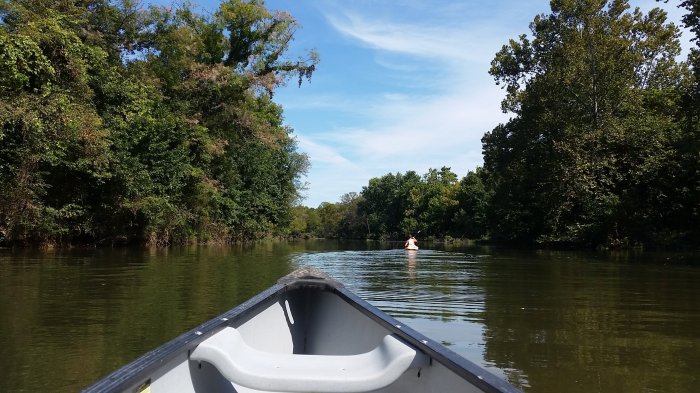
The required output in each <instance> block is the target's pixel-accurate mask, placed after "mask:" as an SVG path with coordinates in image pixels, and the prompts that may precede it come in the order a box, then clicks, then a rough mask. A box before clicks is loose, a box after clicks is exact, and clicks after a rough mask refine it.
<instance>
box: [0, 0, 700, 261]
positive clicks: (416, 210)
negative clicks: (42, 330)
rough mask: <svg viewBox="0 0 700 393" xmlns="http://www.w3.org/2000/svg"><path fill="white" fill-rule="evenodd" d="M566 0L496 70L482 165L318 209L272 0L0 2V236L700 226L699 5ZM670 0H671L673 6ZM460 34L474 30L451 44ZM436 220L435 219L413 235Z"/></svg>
mask: <svg viewBox="0 0 700 393" xmlns="http://www.w3.org/2000/svg"><path fill="white" fill-rule="evenodd" d="M665 4H666V5H665V6H666V7H672V6H673V7H675V6H677V7H681V9H683V10H684V13H685V15H684V17H683V20H682V23H683V24H684V27H685V28H686V29H687V30H688V31H689V32H690V33H692V34H693V43H694V45H695V46H694V47H693V48H691V50H690V53H689V55H688V57H687V59H682V60H681V59H680V55H681V47H680V42H679V36H680V30H679V27H678V26H674V25H673V24H671V23H668V21H667V19H666V12H665V11H664V10H663V9H661V8H655V9H653V10H651V11H649V12H648V13H643V12H641V11H640V10H638V9H630V8H629V5H628V3H627V1H625V0H613V1H600V2H584V1H580V0H556V1H552V2H551V12H550V13H549V14H542V15H537V16H535V17H534V19H533V21H532V23H531V24H530V32H529V33H528V34H523V35H520V36H519V37H516V38H514V39H511V40H510V41H509V42H508V43H506V44H505V45H504V46H503V47H502V49H501V50H500V51H498V52H497V53H496V54H495V57H494V59H493V61H492V62H491V69H490V70H489V73H490V74H491V75H492V76H493V78H494V81H495V83H496V84H497V85H500V86H502V87H503V88H504V90H505V98H504V100H503V102H502V109H503V111H504V112H505V113H509V114H511V118H510V120H509V121H508V122H507V123H505V124H499V125H498V126H497V127H495V128H494V129H493V130H490V131H488V130H485V135H484V137H483V138H482V144H483V155H484V165H483V167H479V168H475V169H474V170H473V171H471V172H469V173H468V174H467V175H466V176H464V177H463V178H461V179H460V178H459V177H458V176H457V175H456V174H455V173H453V172H452V171H451V169H450V168H448V167H443V168H440V169H430V170H428V172H427V173H425V174H423V175H419V174H418V173H416V172H415V171H407V172H405V173H400V172H399V173H395V174H394V173H389V174H387V175H385V176H382V177H380V178H374V179H371V180H369V182H368V184H367V186H365V187H363V189H362V190H361V191H360V192H350V193H348V194H346V195H344V196H342V198H341V200H340V201H339V202H337V203H322V204H321V205H320V206H318V207H316V208H310V207H305V206H302V205H301V204H300V201H301V195H302V193H303V189H304V184H303V182H302V179H303V176H304V175H305V173H306V171H307V169H308V165H309V161H308V157H307V156H306V155H305V154H304V153H302V152H300V151H299V150H298V148H297V145H296V141H295V139H294V136H293V130H292V129H291V128H290V127H288V126H287V125H285V124H284V118H283V108H282V107H281V106H279V105H278V104H276V103H275V102H274V92H275V89H276V88H278V87H279V86H281V85H284V84H286V83H295V84H299V86H300V87H301V85H302V84H303V82H304V81H305V80H308V79H310V78H311V76H312V74H313V72H314V71H315V69H316V66H317V64H318V63H319V57H318V55H317V54H316V53H315V51H313V50H311V51H309V52H307V53H303V54H301V55H299V56H298V57H292V56H291V55H290V54H289V53H288V48H289V44H290V42H291V41H292V39H293V36H294V32H295V30H296V29H297V28H298V27H299V26H298V24H297V22H296V21H295V20H294V18H293V17H292V16H291V15H289V14H287V13H285V12H282V11H273V10H269V9H267V8H266V7H265V5H264V3H263V2H261V1H244V0H226V1H224V2H222V3H221V4H220V6H219V8H218V10H217V11H216V12H214V13H213V14H207V15H202V14H198V13H197V12H195V10H194V9H193V8H191V7H190V6H188V5H186V4H183V5H177V6H173V7H156V6H151V7H149V8H143V7H141V6H140V5H138V4H137V3H135V2H132V1H129V0H121V1H107V0H98V1H88V2H82V3H80V4H77V3H76V2H72V1H58V2H50V3H46V2H43V1H40V0H27V1H21V2H20V1H17V0H8V1H4V2H2V3H0V246H11V247H14V246H41V247H45V248H51V247H71V246H115V245H128V244H144V245H149V246H168V245H176V244H197V243H206V244H229V243H236V242H247V241H255V240H257V239H264V238H271V237H276V238H315V237H317V238H343V239H374V240H405V237H406V236H407V235H408V234H409V233H413V232H416V231H418V230H420V231H421V237H423V238H425V239H427V238H432V239H441V240H442V241H454V240H453V239H476V241H480V242H489V243H496V244H517V245H529V246H535V247H567V248H568V247H587V248H596V247H597V248H604V249H624V248H681V249H689V248H697V247H699V246H700V46H698V45H700V4H699V3H698V2H697V1H692V0H685V1H677V2H675V3H674V1H671V2H668V3H665ZM660 5H661V4H660ZM455 50H459V48H455ZM419 240H420V239H419Z"/></svg>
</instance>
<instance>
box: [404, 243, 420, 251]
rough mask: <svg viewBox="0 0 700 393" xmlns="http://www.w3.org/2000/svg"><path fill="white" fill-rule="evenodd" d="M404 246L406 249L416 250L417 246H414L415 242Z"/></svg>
mask: <svg viewBox="0 0 700 393" xmlns="http://www.w3.org/2000/svg"><path fill="white" fill-rule="evenodd" d="M404 248H405V249H407V250H417V249H418V246H416V245H415V244H409V245H408V246H406V247H404Z"/></svg>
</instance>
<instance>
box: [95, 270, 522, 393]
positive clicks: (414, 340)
mask: <svg viewBox="0 0 700 393" xmlns="http://www.w3.org/2000/svg"><path fill="white" fill-rule="evenodd" d="M307 288H309V289H314V290H320V291H326V292H330V293H332V294H335V295H336V296H338V297H340V298H341V299H342V300H343V301H345V302H347V303H348V304H349V305H351V306H352V307H354V308H355V309H357V310H358V311H360V312H361V313H362V314H364V315H365V316H367V317H368V318H370V319H372V320H373V321H374V322H376V323H378V324H380V325H381V326H383V327H384V328H386V329H387V330H389V331H390V332H391V333H392V334H395V335H397V336H399V337H400V338H401V339H402V340H404V341H405V342H406V343H408V344H410V345H412V346H414V347H415V348H417V349H419V350H420V351H422V352H424V353H425V354H426V355H428V357H430V358H431V360H430V361H431V363H432V362H433V361H437V362H439V363H440V364H442V365H444V366H445V367H447V368H448V369H450V370H451V371H452V372H454V373H455V374H457V375H458V376H460V377H462V378H464V379H465V380H467V381H468V382H470V383H471V384H473V385H475V386H476V387H478V388H479V389H481V390H482V391H483V392H487V393H522V391H521V390H519V389H517V388H515V387H514V386H512V385H510V384H509V383H508V382H506V381H505V380H503V379H501V378H498V377H496V376H495V375H493V374H491V373H490V372H489V371H487V370H485V369H484V368H482V367H480V366H478V365H476V364H474V363H472V362H471V361H469V360H467V359H465V358H463V357H461V356H460V355H458V354H457V353H455V352H453V351H452V350H450V349H448V348H446V347H444V346H443V345H440V344H439V343H437V342H435V341H434V340H432V339H430V338H428V337H426V336H424V335H423V334H421V333H419V332H417V331H415V330H413V329H412V328H410V327H408V326H405V325H404V324H403V323H401V322H399V321H398V320H396V319H394V318H393V317H391V316H389V315H388V314H386V313H384V312H383V311H381V310H379V309H378V308H376V307H374V306H372V305H371V304H369V303H368V302H366V301H365V300H363V299H362V298H360V297H359V296H357V295H356V294H354V293H353V292H351V291H350V290H348V289H346V288H345V287H344V286H343V285H342V284H341V283H339V282H337V281H335V280H328V279H321V278H315V277H314V278H311V277H304V278H294V279H286V278H283V279H281V280H280V281H279V282H278V283H276V284H274V285H272V286H271V287H270V288H268V289H266V290H264V291H262V292H260V293H259V294H257V295H255V296H253V297H252V298H250V299H248V300H246V301H245V302H243V303H241V304H239V305H238V306H236V307H234V308H232V309H230V310H229V311H226V312H225V313H223V314H221V315H219V316H218V317H215V318H213V319H211V320H209V321H207V322H205V323H203V324H201V325H199V326H197V327H195V328H193V329H191V330H189V331H188V332H185V333H183V334H182V335H180V336H178V337H176V338H174V339H173V340H171V341H169V342H167V343H165V344H163V345H161V346H160V347H157V348H155V349H153V350H151V351H149V352H147V353H146V354H144V355H142V356H141V357H139V358H137V359H136V360H134V361H132V362H131V363H128V364H127V365H125V366H123V367H121V368H119V369H117V370H116V371H114V372H112V373H110V374H108V375H107V376H105V377H103V378H102V379H100V380H99V381H97V382H96V383H95V384H94V385H92V386H90V387H88V388H86V389H85V390H83V393H97V392H100V393H106V392H117V391H122V390H123V389H124V388H125V387H127V386H133V385H136V386H138V385H139V384H143V383H146V382H148V381H149V376H150V375H152V374H153V372H154V371H155V370H157V369H158V368H159V367H161V366H162V365H164V364H166V363H167V362H169V361H171V360H173V359H174V358H176V357H177V356H178V355H180V354H182V353H183V352H184V350H185V348H186V349H187V355H188V357H189V353H190V351H191V350H192V349H193V348H194V347H196V346H197V345H198V344H199V343H201V342H202V341H204V340H205V339H207V338H208V337H210V336H211V335H213V334H214V333H216V332H218V331H220V330H222V329H223V328H225V327H227V326H230V325H231V324H232V323H233V322H235V321H239V320H243V319H246V318H247V317H248V316H251V315H255V314H256V313H257V312H258V311H260V310H261V309H263V308H265V307H267V306H268V305H269V304H270V303H271V302H275V301H278V300H279V299H281V298H282V297H283V296H284V294H285V293H287V292H290V291H295V290H298V289H307Z"/></svg>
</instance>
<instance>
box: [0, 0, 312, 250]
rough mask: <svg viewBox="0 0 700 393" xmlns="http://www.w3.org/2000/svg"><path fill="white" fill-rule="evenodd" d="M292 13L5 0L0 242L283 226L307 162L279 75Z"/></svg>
mask: <svg viewBox="0 0 700 393" xmlns="http://www.w3.org/2000/svg"><path fill="white" fill-rule="evenodd" d="M297 27H298V25H297V22H296V21H295V20H294V19H293V18H292V17H291V16H290V15H289V14H287V13H285V12H276V11H274V12H273V11H271V10H268V9H267V8H266V7H265V6H264V3H263V1H256V0H251V1H244V0H226V1H224V2H222V3H221V5H220V6H219V8H218V10H216V11H215V12H214V13H213V14H206V15H205V14H202V13H198V12H196V10H195V9H193V8H192V7H191V6H189V5H187V4H184V5H178V6H175V7H157V6H151V7H148V8H143V7H141V6H140V5H139V2H137V1H134V0H117V1H109V0H86V1H71V0H51V1H48V0H3V1H0V244H27V243H40V244H57V243H97V244H114V243H127V242H139V243H149V244H159V245H163V244H171V243H183V242H191V241H198V242H213V241H214V242H226V241H232V240H238V239H251V238H259V237H262V236H268V235H271V234H277V233H285V231H286V228H288V226H289V223H290V220H291V215H290V209H291V207H292V205H293V204H294V203H296V202H297V201H298V198H299V190H300V183H299V181H300V178H301V176H302V175H304V174H305V171H306V170H307V167H308V159H307V157H306V156H305V155H304V154H303V153H301V152H299V151H298V149H297V146H296V143H295V140H294V138H293V135H292V130H291V129H290V128H289V127H287V126H286V125H284V124H283V117H282V108H281V107H280V106H279V105H277V104H276V103H275V102H274V101H273V100H272V98H273V94H274V91H275V89H276V88H278V87H279V86H281V85H283V84H285V83H287V82H289V81H292V82H294V83H299V85H301V84H302V81H303V80H304V79H308V78H310V77H311V75H312V73H313V71H314V69H315V67H316V64H317V62H318V57H317V55H316V53H315V52H314V51H310V52H308V53H304V54H302V56H301V57H299V58H292V57H289V56H288V54H287V52H288V47H289V44H290V42H291V40H292V38H293V36H294V32H295V30H296V29H297Z"/></svg>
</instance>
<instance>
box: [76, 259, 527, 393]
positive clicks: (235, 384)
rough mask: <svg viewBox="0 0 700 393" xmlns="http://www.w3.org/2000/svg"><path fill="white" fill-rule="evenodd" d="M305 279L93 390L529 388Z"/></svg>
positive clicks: (268, 392)
mask: <svg viewBox="0 0 700 393" xmlns="http://www.w3.org/2000/svg"><path fill="white" fill-rule="evenodd" d="M314 274H316V273H314ZM296 275H297V276H301V278H289V276H288V277H287V278H284V279H282V280H280V282H279V283H278V284H277V285H275V286H273V287H271V288H269V289H268V290H266V291H264V292H262V293H261V294H259V295H257V296H255V297H254V298H252V299H250V300H248V301H247V302H245V303H243V304H241V305H240V306H238V307H236V308H234V309H232V310H230V311H228V312H227V313H225V314H223V315H221V316H220V317H217V318H215V319H213V320H211V321H208V322H206V323H204V324H203V325H201V326H199V327H197V328H195V329H193V330H192V331H190V332H187V333H185V334H183V335H182V336H180V337H178V338H176V339H174V340H172V341H171V342H169V343H166V344H165V345H163V346H161V347H159V348H157V349H155V350H153V351H151V352H149V353H147V354H146V355H144V356H142V357H141V358H139V359H137V360H136V361H134V362H133V363H131V364H129V365H126V366H124V367H122V368H121V369H119V370H117V371H115V372H114V373H112V374H110V375H108V376H107V377H105V378H104V379H102V380H101V381H98V382H97V383H96V384H94V385H93V386H91V387H89V388H87V389H86V390H84V392H88V393H96V392H130V393H133V392H136V393H139V392H143V393H161V392H167V393H203V392H210V393H211V392H222V393H244V392H245V393H263V392H265V393H275V392H328V393H330V392H370V391H371V392H384V393H411V392H435V393H449V392H467V393H469V392H500V393H518V392H520V391H519V390H518V389H516V388H514V387H513V386H511V385H509V384H508V383H507V382H505V381H503V380H501V379H499V378H497V377H495V376H493V375H491V374H490V373H489V372H487V371H486V370H484V369H482V368H480V367H478V366H476V365H474V364H473V363H471V362H469V361H467V360H466V359H464V358H462V357H460V356H458V355H457V354H455V353H454V352H452V351H450V350H449V349H447V348H445V347H443V346H441V345H439V344H438V343H436V342H434V341H432V340H430V339H428V338H427V337H425V336H423V335H421V334H420V333H418V332H416V331H414V330H412V329H411V328H409V327H406V326H403V324H401V323H400V322H398V321H396V320H395V319H393V318H391V317H389V316H388V315H386V314H384V313H383V312H381V311H380V310H378V309H377V308H375V307H373V306H371V305H369V304H368V303H366V302H364V301H363V300H361V299H360V298H358V297H357V296H356V295H354V294H353V293H352V292H350V291H348V290H347V289H345V288H344V287H343V286H342V285H341V284H339V283H337V282H335V281H333V280H328V279H322V278H312V277H311V276H310V275H309V273H308V272H301V273H296Z"/></svg>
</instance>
